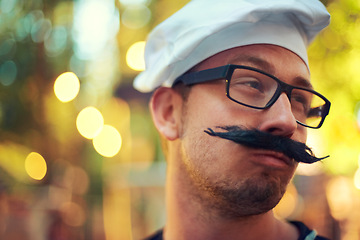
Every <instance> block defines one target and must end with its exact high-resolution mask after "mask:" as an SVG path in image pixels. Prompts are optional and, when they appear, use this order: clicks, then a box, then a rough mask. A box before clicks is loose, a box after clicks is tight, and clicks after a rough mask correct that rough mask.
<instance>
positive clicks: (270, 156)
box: [254, 150, 294, 169]
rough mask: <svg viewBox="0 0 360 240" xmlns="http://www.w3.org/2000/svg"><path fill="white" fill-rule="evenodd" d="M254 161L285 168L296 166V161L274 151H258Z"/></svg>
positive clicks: (272, 166)
mask: <svg viewBox="0 0 360 240" xmlns="http://www.w3.org/2000/svg"><path fill="white" fill-rule="evenodd" d="M254 157H255V158H254V159H255V160H254V161H255V162H256V163H258V164H260V165H265V166H267V167H270V168H276V169H283V168H289V167H292V166H294V161H293V160H292V159H291V158H289V157H287V156H286V155H284V154H282V153H279V152H274V151H267V150H264V151H256V152H255V154H254Z"/></svg>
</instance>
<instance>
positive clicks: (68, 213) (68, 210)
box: [61, 202, 86, 227]
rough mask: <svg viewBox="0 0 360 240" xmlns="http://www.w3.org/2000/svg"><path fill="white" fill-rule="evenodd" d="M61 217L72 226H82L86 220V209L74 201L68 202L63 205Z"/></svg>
mask: <svg viewBox="0 0 360 240" xmlns="http://www.w3.org/2000/svg"><path fill="white" fill-rule="evenodd" d="M61 217H62V219H63V221H64V223H66V224H67V225H69V226H72V227H80V226H82V225H83V224H84V223H85V220H86V215H85V211H84V209H83V208H82V206H80V205H79V204H77V203H74V202H66V203H64V204H63V205H62V206H61Z"/></svg>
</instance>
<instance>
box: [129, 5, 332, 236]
mask: <svg viewBox="0 0 360 240" xmlns="http://www.w3.org/2000/svg"><path fill="white" fill-rule="evenodd" d="M328 23H329V14H328V12H327V11H326V9H325V7H324V6H323V5H322V4H321V3H320V2H319V1H317V0H302V1H295V0H268V1H263V0H252V1H251V0H222V1H218V0H194V1H191V2H190V3H189V4H187V5H186V6H185V7H184V8H182V9H181V10H180V11H178V12H177V13H175V14H174V15H173V16H171V17H170V18H169V19H167V20H166V21H165V22H163V23H162V24H160V25H159V26H158V27H157V28H155V29H154V31H153V32H152V33H151V34H150V35H149V38H148V42H147V47H146V51H145V60H146V66H147V68H146V70H145V71H144V72H142V73H141V74H140V75H139V76H138V77H137V79H136V80H135V83H134V85H135V87H136V88H137V89H138V90H140V91H144V92H149V91H153V90H155V92H154V94H153V96H152V99H151V102H150V109H151V112H152V116H153V121H154V123H155V126H156V128H157V129H158V131H159V133H160V135H161V137H162V139H163V142H164V151H165V155H166V158H167V163H168V169H167V183H166V203H167V220H166V226H165V228H164V229H163V230H162V231H160V232H158V233H157V234H156V235H154V236H152V237H151V238H149V239H166V240H178V239H196V240H202V239H206V240H211V239H231V240H236V239H243V240H245V239H246V240H252V239H257V240H258V239H277V240H278V239H307V240H308V239H323V238H321V237H319V236H316V232H315V231H311V230H309V229H308V228H307V227H306V226H305V225H303V224H302V223H299V222H295V223H289V222H286V221H281V220H278V219H276V218H275V217H274V215H273V213H272V209H273V208H274V207H275V206H276V205H277V203H278V202H279V201H280V199H281V198H282V196H283V194H284V192H285V190H286V187H287V185H288V183H289V181H290V180H291V178H292V177H293V174H294V171H295V169H296V167H297V165H298V162H300V161H302V162H306V163H312V162H315V161H318V160H321V159H319V158H316V157H315V156H313V155H312V154H311V153H309V148H308V147H306V145H305V144H304V142H305V141H306V132H307V130H306V129H307V128H308V127H311V128H319V127H320V126H321V125H322V123H323V121H324V119H325V117H326V115H327V114H328V111H329V108H330V102H329V101H328V100H327V99H326V98H325V97H323V96H322V95H321V94H319V93H317V92H315V91H314V90H313V89H312V86H311V83H310V73H309V66H308V60H307V53H306V47H307V46H308V44H309V43H310V42H311V40H312V39H313V38H314V37H315V36H316V34H317V33H318V32H319V31H321V30H322V29H323V28H324V27H325V26H326V25H327V24H328Z"/></svg>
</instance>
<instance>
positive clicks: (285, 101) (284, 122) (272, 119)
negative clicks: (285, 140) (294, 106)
mask: <svg viewBox="0 0 360 240" xmlns="http://www.w3.org/2000/svg"><path fill="white" fill-rule="evenodd" d="M264 114H265V115H264V119H265V120H264V121H262V123H261V125H260V126H259V130H261V131H265V132H269V133H271V134H274V135H279V136H284V137H289V138H290V137H291V136H292V135H293V134H294V133H295V130H296V129H297V127H298V124H297V122H296V119H295V117H294V115H293V113H292V110H291V104H290V100H289V98H288V97H287V95H286V93H282V94H281V95H280V96H279V98H278V99H277V100H276V102H275V103H274V104H273V105H272V106H271V107H270V108H268V109H266V110H264Z"/></svg>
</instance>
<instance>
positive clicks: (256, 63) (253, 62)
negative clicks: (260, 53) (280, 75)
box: [227, 54, 314, 89]
mask: <svg viewBox="0 0 360 240" xmlns="http://www.w3.org/2000/svg"><path fill="white" fill-rule="evenodd" d="M238 62H241V63H242V64H243V63H245V64H249V65H250V66H251V67H255V68H258V69H259V70H262V71H264V72H266V73H269V74H271V75H273V76H275V67H274V66H273V65H272V64H271V63H269V62H268V61H266V60H264V59H262V58H258V57H255V56H250V55H246V54H242V55H239V56H237V57H236V58H233V59H230V60H229V61H228V62H227V63H228V64H234V63H238ZM280 80H281V79H280ZM281 81H282V80H281ZM291 85H294V86H297V87H303V88H310V89H314V88H313V86H312V84H311V83H310V81H309V80H307V79H306V78H304V77H301V76H296V77H295V78H293V82H292V84H291Z"/></svg>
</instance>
